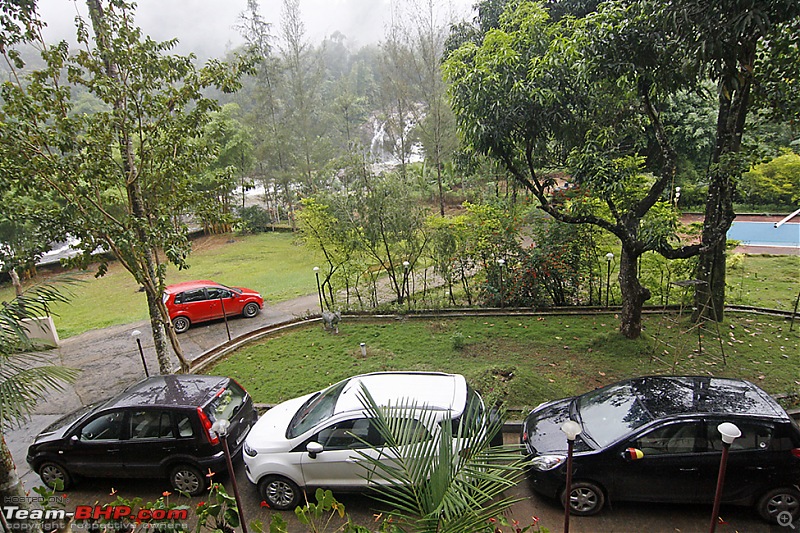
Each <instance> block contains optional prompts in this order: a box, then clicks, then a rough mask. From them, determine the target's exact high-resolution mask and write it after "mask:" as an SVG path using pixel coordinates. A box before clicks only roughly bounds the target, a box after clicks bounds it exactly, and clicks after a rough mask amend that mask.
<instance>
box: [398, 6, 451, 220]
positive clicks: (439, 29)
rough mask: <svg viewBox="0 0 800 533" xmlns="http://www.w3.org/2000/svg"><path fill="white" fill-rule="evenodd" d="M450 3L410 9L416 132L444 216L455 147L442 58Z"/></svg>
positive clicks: (409, 29) (448, 21) (440, 212)
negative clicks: (448, 164)
mask: <svg viewBox="0 0 800 533" xmlns="http://www.w3.org/2000/svg"><path fill="white" fill-rule="evenodd" d="M448 6H449V4H444V3H443V2H438V1H436V0H418V1H415V2H412V3H411V5H410V6H409V7H408V8H407V9H409V16H408V20H409V28H408V32H409V40H410V43H409V44H410V49H411V52H412V56H411V57H412V60H413V69H414V70H413V77H412V79H413V80H414V85H415V86H416V88H417V91H418V92H417V98H416V99H417V100H418V101H419V102H420V103H421V104H422V107H421V108H420V109H419V111H418V112H417V113H416V114H415V122H416V123H417V126H416V127H417V130H418V131H419V137H420V140H421V141H422V146H423V149H424V150H425V158H426V160H427V161H428V162H429V163H430V164H431V165H432V166H433V168H434V172H435V174H436V186H437V190H438V199H439V214H440V215H441V216H444V177H443V175H442V172H443V168H444V164H445V162H446V161H448V160H450V159H452V155H453V152H454V151H455V149H456V146H457V139H456V132H455V118H454V117H453V112H452V110H451V108H450V106H449V105H448V103H447V95H446V92H447V91H446V86H445V83H444V79H443V73H442V68H441V64H442V59H443V54H444V51H445V43H446V41H447V36H448V33H447V30H448V27H449V26H450V25H451V22H452V17H451V16H449V13H447V12H446V8H447V7H448Z"/></svg>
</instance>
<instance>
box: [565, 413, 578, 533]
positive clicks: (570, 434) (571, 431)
mask: <svg viewBox="0 0 800 533" xmlns="http://www.w3.org/2000/svg"><path fill="white" fill-rule="evenodd" d="M561 431H563V432H564V434H565V435H566V436H567V488H566V489H565V490H566V492H565V494H566V498H565V499H564V533H569V508H570V500H571V498H572V452H573V448H574V447H575V438H576V437H577V436H578V435H580V433H581V431H583V429H582V428H581V425H580V424H578V423H577V422H575V421H574V420H567V421H566V422H564V423H563V424H561Z"/></svg>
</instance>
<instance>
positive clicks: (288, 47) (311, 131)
mask: <svg viewBox="0 0 800 533" xmlns="http://www.w3.org/2000/svg"><path fill="white" fill-rule="evenodd" d="M281 35H282V37H283V39H282V42H281V45H280V50H281V60H282V64H283V67H284V81H285V84H286V85H285V87H284V91H285V92H284V98H285V101H286V108H285V109H286V113H287V124H288V125H289V129H290V131H291V133H292V137H293V141H294V143H293V144H294V150H293V156H294V157H293V164H292V167H293V170H295V171H296V172H299V173H300V175H301V176H302V177H303V180H302V183H303V184H304V186H305V188H306V190H308V191H312V192H313V191H314V190H315V189H316V183H315V180H316V178H317V174H318V171H319V169H320V167H321V165H320V164H319V157H320V151H321V150H322V147H323V141H324V131H325V128H324V127H325V122H324V121H321V120H318V117H319V115H320V113H321V102H320V85H321V82H322V65H321V62H320V61H319V56H318V54H317V52H316V51H315V50H314V48H313V46H312V45H311V43H310V42H309V41H308V39H307V37H306V29H305V25H304V24H303V20H302V16H301V12H300V2H299V0H283V7H282V9H281Z"/></svg>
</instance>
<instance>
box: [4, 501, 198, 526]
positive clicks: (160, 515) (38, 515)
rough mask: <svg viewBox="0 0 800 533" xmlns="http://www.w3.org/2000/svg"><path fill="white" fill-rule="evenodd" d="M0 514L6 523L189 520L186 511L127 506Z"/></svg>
mask: <svg viewBox="0 0 800 533" xmlns="http://www.w3.org/2000/svg"><path fill="white" fill-rule="evenodd" d="M2 514H3V516H4V517H5V519H6V520H8V521H13V522H16V521H25V520H36V521H42V522H57V521H67V520H70V519H72V520H74V521H75V522H77V521H81V520H94V521H97V520H102V521H112V522H116V521H123V520H126V521H131V522H135V523H151V522H164V521H185V520H187V519H188V518H189V511H188V509H134V508H133V507H131V506H129V505H102V506H101V505H78V506H77V507H76V508H75V511H74V512H70V511H67V510H65V509H23V508H20V507H18V506H6V507H3V509H2Z"/></svg>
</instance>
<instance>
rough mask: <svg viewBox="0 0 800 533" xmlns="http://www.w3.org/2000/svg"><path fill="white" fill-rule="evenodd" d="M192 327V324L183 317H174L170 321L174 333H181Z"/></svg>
mask: <svg viewBox="0 0 800 533" xmlns="http://www.w3.org/2000/svg"><path fill="white" fill-rule="evenodd" d="M191 325H192V322H191V321H190V320H189V319H188V318H186V317H185V316H179V317H175V319H174V320H173V321H172V327H174V328H175V333H183V332H184V331H186V330H187V329H189V327H190V326H191Z"/></svg>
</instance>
